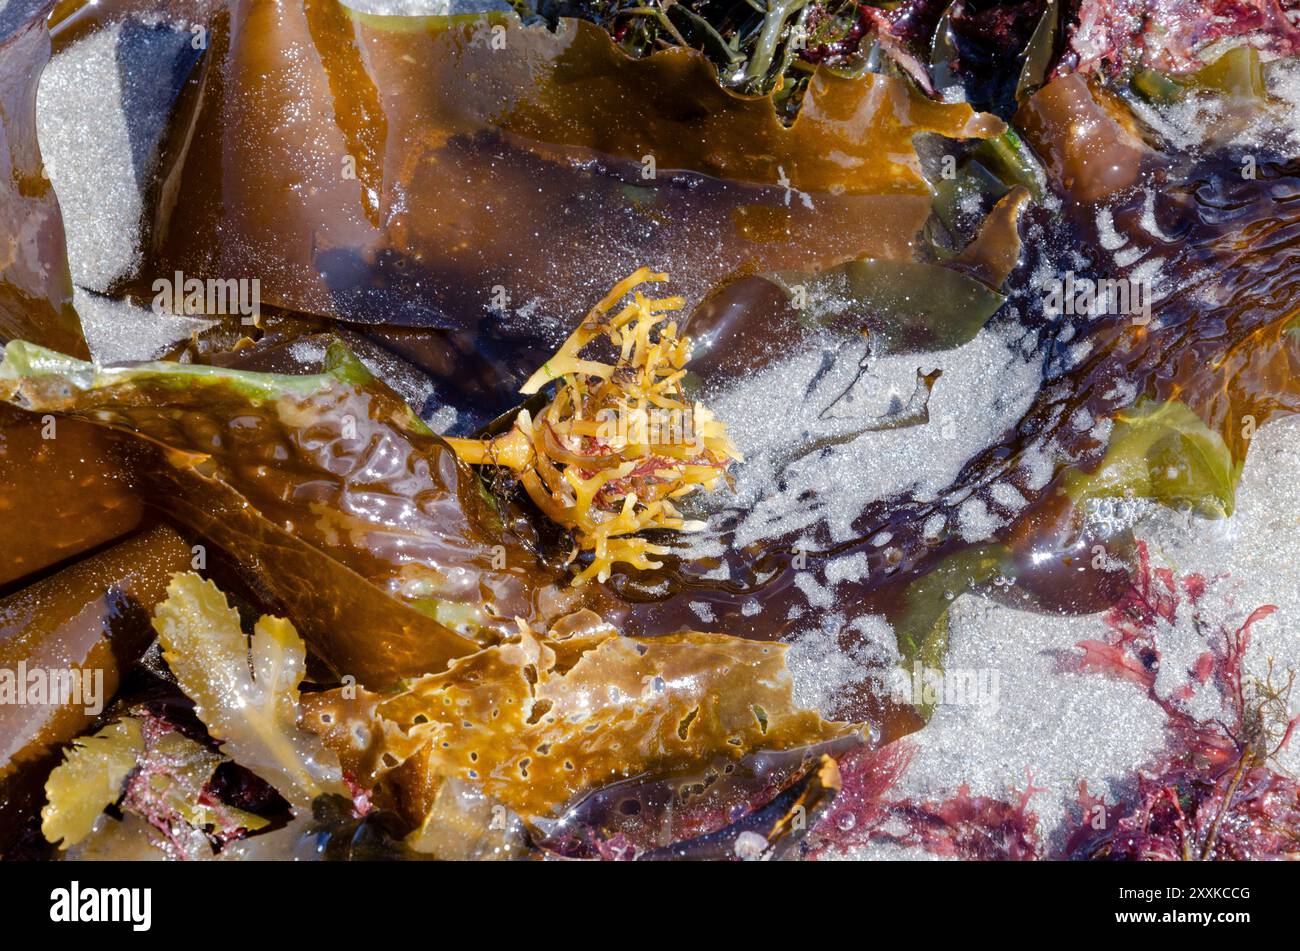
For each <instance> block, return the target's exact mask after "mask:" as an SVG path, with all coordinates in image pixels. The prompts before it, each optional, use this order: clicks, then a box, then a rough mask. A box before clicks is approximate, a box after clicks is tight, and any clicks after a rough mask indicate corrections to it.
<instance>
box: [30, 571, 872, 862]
mask: <svg viewBox="0 0 1300 951" xmlns="http://www.w3.org/2000/svg"><path fill="white" fill-rule="evenodd" d="M167 595H168V596H167V599H166V600H165V601H164V602H163V603H162V604H160V605H159V607H158V608H157V611H156V613H155V620H154V626H155V628H156V630H157V632H158V634H159V639H160V642H161V644H162V649H163V652H164V657H166V658H168V663H169V665H170V666H171V668H172V669H173V671H174V672H175V675H176V678H177V681H178V683H179V686H180V687H181V688H182V689H183V690H184V692H185V694H186V695H188V697H189V698H190V699H191V700H193V701H194V704H195V713H196V714H197V717H198V719H199V720H200V721H201V722H202V724H203V726H204V727H206V730H205V731H203V732H202V733H200V734H199V735H197V736H190V735H188V733H186V732H185V731H183V730H182V729H180V728H179V727H178V725H177V724H174V723H171V722H169V721H168V720H167V719H166V718H164V717H161V716H159V715H157V714H156V713H153V712H151V711H149V710H148V709H142V708H133V712H132V713H131V714H129V715H125V716H119V717H115V718H114V719H113V720H112V721H111V722H109V723H108V724H107V725H106V726H104V727H103V728H102V729H101V730H100V731H99V732H98V733H96V734H95V735H94V736H91V737H88V738H84V739H82V740H80V741H79V742H78V743H77V744H75V745H74V746H73V747H72V748H71V749H70V750H69V752H68V754H67V756H66V759H65V761H64V762H63V763H62V764H61V765H60V766H58V768H56V769H55V770H54V772H53V773H52V774H51V775H50V778H49V781H48V782H47V784H46V792H47V795H48V803H47V805H46V807H45V808H44V810H43V812H42V829H43V833H44V835H45V836H46V838H47V839H48V840H49V841H51V842H54V843H59V844H60V847H61V848H62V849H64V850H69V849H70V850H72V853H73V854H74V855H80V854H87V853H89V854H95V855H101V856H105V857H107V856H113V855H117V856H119V857H122V856H126V855H129V856H133V857H141V856H142V855H147V854H148V853H149V851H150V850H156V851H160V852H162V853H163V854H165V855H168V856H170V857H173V858H177V857H183V858H191V859H202V858H211V857H213V854H214V852H216V853H217V854H219V855H220V857H223V858H226V857H230V858H239V857H254V856H260V857H275V856H279V857H287V856H289V855H293V854H301V850H302V849H303V846H304V842H305V841H307V842H310V841H311V840H313V839H316V838H317V837H320V836H325V837H326V838H325V840H326V844H325V846H324V848H327V849H328V848H331V846H330V845H329V837H328V835H326V833H324V831H323V830H322V829H321V828H320V824H322V823H324V822H326V821H327V820H325V818H324V816H325V814H326V813H329V812H330V811H331V809H333V807H332V806H328V807H327V806H326V805H324V804H326V803H329V802H338V801H339V800H347V799H348V798H352V800H353V807H352V810H351V811H352V812H353V813H354V814H355V815H356V816H358V817H365V816H367V815H368V814H369V813H370V812H371V810H372V808H373V807H372V804H371V797H372V796H373V797H375V798H376V799H383V800H385V801H390V802H392V803H394V804H395V805H396V806H397V807H398V808H399V809H400V811H401V818H400V819H395V820H393V821H394V822H396V823H397V825H395V826H393V827H392V828H393V829H394V830H396V829H399V828H401V823H403V822H404V823H405V827H406V828H407V829H408V830H412V831H411V832H410V834H409V835H408V836H407V838H406V846H405V848H406V850H407V851H408V852H414V853H420V852H424V853H432V854H434V855H437V856H438V857H443V858H458V857H468V856H469V855H471V854H478V852H477V850H478V849H479V848H480V847H481V846H482V845H483V843H484V842H485V841H492V840H496V841H497V842H498V843H499V846H500V849H499V850H500V852H501V853H503V854H499V855H498V857H510V856H511V855H516V854H522V852H523V848H524V846H523V843H522V841H521V840H519V839H518V834H519V833H518V831H517V830H518V829H521V828H527V829H528V830H530V834H532V835H544V834H545V831H546V829H547V828H548V827H555V825H556V816H557V814H559V813H560V812H562V811H563V809H564V807H566V806H568V805H569V804H570V803H572V802H574V801H575V800H581V799H582V798H583V796H584V795H585V794H587V793H589V792H591V791H593V790H594V789H595V788H597V787H599V786H602V785H606V784H608V783H610V782H611V781H615V780H625V779H629V778H640V777H642V776H644V775H646V774H650V775H659V774H665V773H671V772H672V771H674V770H681V769H682V768H683V767H685V766H688V765H692V764H697V763H699V762H709V763H711V764H713V765H714V767H715V768H716V769H717V770H718V771H719V772H722V771H724V770H725V771H727V772H730V771H732V770H734V769H735V768H736V766H737V764H738V763H740V762H741V761H742V760H743V759H744V757H745V756H746V755H747V754H750V753H752V752H753V750H754V749H755V748H760V747H761V748H764V749H769V750H792V751H797V750H799V749H801V748H805V747H808V746H810V745H817V744H825V743H827V742H830V741H839V742H840V746H841V747H842V748H844V749H848V748H852V747H853V746H854V745H856V743H858V742H860V740H859V739H858V733H857V729H856V728H855V727H853V726H852V725H849V724H831V723H826V722H825V721H823V720H822V719H821V718H820V717H819V716H817V714H815V713H813V712H811V711H805V710H799V709H798V708H796V707H794V706H793V704H792V702H791V697H790V686H791V679H790V675H789V673H788V672H787V671H786V670H785V669H784V666H783V662H782V654H783V653H784V649H783V648H780V647H776V646H772V645H764V644H757V643H753V642H749V641H744V640H740V639H737V638H728V637H724V636H719V635H710V634H694V633H692V634H683V635H680V636H678V637H674V638H663V639H657V640H654V641H649V642H644V643H641V642H636V641H633V640H631V639H628V638H624V637H621V636H620V635H619V634H618V632H617V631H615V630H614V629H613V628H611V627H609V626H608V625H606V624H604V623H603V622H601V621H600V620H599V619H598V618H596V617H595V616H594V615H590V616H589V617H584V616H578V617H575V618H572V619H570V620H569V621H568V622H566V623H564V624H562V625H560V626H557V627H556V628H554V629H552V630H551V631H550V632H549V634H547V635H545V636H538V635H536V634H534V633H533V632H532V631H530V630H529V629H528V628H527V626H526V625H521V628H520V631H519V635H518V637H517V638H515V639H512V640H511V641H509V642H507V643H505V644H501V645H497V646H494V647H490V648H487V649H485V650H483V651H481V652H478V653H476V654H474V655H473V656H470V657H467V658H464V659H462V660H459V661H456V662H454V663H453V664H451V665H450V666H449V667H448V669H447V670H446V671H445V672H443V673H440V674H435V675H430V676H427V677H423V678H419V679H416V680H414V681H412V682H411V683H410V684H408V685H407V686H406V687H405V688H404V689H403V690H401V691H399V692H397V693H393V694H389V695H380V694H372V693H370V692H368V691H365V690H364V689H361V690H358V689H357V688H356V687H355V686H351V687H343V688H339V689H336V690H332V691H327V692H317V693H313V694H309V695H302V694H300V692H299V685H300V683H301V680H302V678H303V674H304V671H305V663H306V646H305V644H304V643H303V641H302V640H301V638H299V637H298V635H297V633H296V631H295V630H294V627H293V625H291V624H290V623H288V622H287V621H285V620H283V619H281V618H273V617H263V618H262V619H261V620H260V621H258V622H257V624H256V625H255V626H254V628H253V633H252V636H251V638H250V637H248V636H247V635H246V634H245V633H244V631H243V630H242V629H241V625H240V620H239V616H238V614H237V613H236V612H235V611H234V610H233V609H231V608H230V607H229V605H228V604H227V603H226V599H225V597H224V596H223V595H222V594H221V592H220V591H219V590H218V589H217V588H216V587H215V586H214V585H213V584H212V583H211V582H206V581H203V580H202V579H200V578H199V577H198V576H197V575H195V574H193V573H186V574H178V575H176V576H175V577H174V578H173V580H172V582H171V584H170V585H169V586H168V591H167ZM742 685H744V686H742ZM796 755H797V753H794V754H792V756H796ZM805 758H806V759H808V758H810V762H811V763H813V764H816V765H815V767H812V768H800V769H797V770H795V772H794V774H793V777H792V778H793V780H794V781H793V783H792V784H791V786H790V789H789V792H788V793H787V794H785V795H784V796H783V795H782V794H781V789H780V788H777V789H772V790H770V791H769V792H768V794H767V795H766V796H764V795H763V794H762V792H761V791H760V790H755V789H752V788H751V789H750V797H749V798H750V805H751V806H752V809H753V811H752V814H751V815H750V817H749V825H750V826H752V827H754V828H757V829H762V830H763V832H762V833H755V834H765V835H767V836H768V837H769V838H768V839H765V840H764V841H766V842H770V844H773V845H774V844H777V843H779V842H780V841H781V840H782V839H784V838H785V837H786V835H787V834H788V832H789V831H790V830H789V829H788V828H787V827H788V825H789V823H788V821H786V820H784V819H783V816H784V815H785V813H786V812H789V811H791V810H792V809H793V808H794V807H795V806H801V807H802V808H804V809H805V810H808V809H809V808H810V807H811V808H812V810H813V812H812V813H811V814H812V815H814V816H815V815H816V814H818V812H819V810H820V808H821V807H822V806H823V805H824V804H825V803H826V802H828V801H829V799H830V797H833V795H834V792H835V790H836V789H838V774H837V772H836V770H835V766H834V762H833V761H831V760H829V759H822V760H819V758H818V757H817V756H816V755H815V754H812V753H808V754H805ZM231 761H236V762H238V763H239V764H240V767H241V768H243V769H247V770H249V771H251V772H252V773H253V774H254V775H255V776H257V777H259V778H260V779H261V780H263V781H265V782H268V783H270V784H271V785H272V786H273V787H274V789H275V790H276V791H278V792H279V794H280V795H281V796H283V797H284V799H285V800H286V801H287V802H288V804H289V805H290V807H291V808H292V810H293V813H294V817H293V819H292V820H291V821H290V823H289V824H288V825H287V826H283V827H280V828H276V829H273V830H271V831H267V832H265V833H264V834H263V835H261V836H257V835H253V837H252V838H245V837H246V836H248V835H249V834H255V833H257V832H259V831H260V830H263V829H264V828H265V827H266V826H267V825H268V823H267V821H266V820H265V819H264V818H262V817H260V816H258V815H257V814H255V813H248V812H246V811H244V810H241V809H239V808H238V807H237V804H236V803H232V802H230V801H227V799H228V798H229V797H227V799H223V798H222V797H221V795H219V793H220V792H221V791H220V790H218V789H217V788H215V787H214V782H213V777H214V773H215V770H216V769H217V768H218V767H219V766H221V764H222V763H228V762H231ZM794 761H795V760H794V759H791V762H794ZM115 804H116V805H118V806H119V808H118V810H117V812H118V814H120V815H122V816H123V818H122V819H120V820H119V819H118V818H116V816H114V815H106V814H104V810H105V808H106V807H107V806H110V805H115ZM479 804H483V805H485V806H488V807H490V809H488V810H486V811H487V814H486V815H485V816H482V817H480V816H479V815H478V812H479ZM745 811H749V810H745ZM743 815H744V813H743V812H735V811H733V812H732V813H731V814H730V815H728V816H725V817H724V816H721V815H717V814H715V815H714V816H713V817H712V818H711V819H705V818H704V817H703V816H700V817H697V821H698V822H699V824H698V826H696V827H695V831H696V832H697V835H710V834H717V833H722V832H724V830H725V829H726V828H727V827H728V825H729V824H730V823H731V822H732V821H733V820H735V819H737V818H740V817H741V816H743ZM521 820H522V826H521V825H520V823H521ZM338 825H339V824H337V823H336V829H337V827H338ZM341 825H342V826H343V827H344V828H349V827H350V825H349V823H346V822H344V823H342V824H341ZM804 828H805V826H803V825H801V829H804ZM493 830H498V833H499V834H497V833H494V832H493ZM732 835H733V837H734V835H735V833H732ZM678 837H680V838H689V830H688V829H686V828H683V829H681V830H680V832H679V835H678V836H677V837H670V838H668V839H667V840H665V841H661V842H660V844H664V845H667V844H671V843H672V842H674V841H677V838H678ZM241 840H242V841H241ZM640 841H641V842H642V843H644V842H645V840H644V839H641V840H640ZM606 847H607V848H608V847H609V846H608V845H607V844H606ZM401 851H402V847H401V846H398V845H397V844H395V843H394V844H393V845H392V852H393V853H394V854H396V853H400V852H401ZM479 857H489V856H479Z"/></svg>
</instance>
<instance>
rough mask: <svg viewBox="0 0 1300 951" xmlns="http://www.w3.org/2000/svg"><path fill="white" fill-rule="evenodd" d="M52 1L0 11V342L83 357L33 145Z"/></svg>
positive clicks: (53, 202) (54, 210)
mask: <svg viewBox="0 0 1300 951" xmlns="http://www.w3.org/2000/svg"><path fill="white" fill-rule="evenodd" d="M52 6H53V3H52V2H51V3H42V2H32V0H15V2H14V3H12V4H10V5H9V6H8V7H6V8H5V9H4V11H3V12H0V162H3V163H4V164H3V167H2V168H0V171H2V172H3V174H0V183H2V184H0V221H3V222H4V224H5V233H4V237H3V238H0V341H4V340H19V339H21V340H30V341H32V342H34V343H39V344H41V345H43V346H47V347H50V348H51V349H54V350H59V351H62V352H63V353H67V354H70V355H72V356H75V357H87V356H89V355H90V352H89V351H88V350H87V349H86V341H85V338H84V337H83V336H82V334H81V321H80V320H79V319H78V317H77V312H76V311H75V310H73V307H72V276H71V274H70V272H69V270H68V256H67V249H66V245H65V242H64V234H63V216H62V215H61V214H60V212H59V203H58V200H57V199H56V198H55V195H54V189H53V188H52V187H51V185H50V182H49V179H47V178H46V177H45V167H44V165H43V163H42V162H41V150H40V146H39V145H38V144H37V141H36V84H37V83H38V82H39V80H40V77H41V70H42V68H43V67H44V66H45V63H46V61H47V60H48V59H49V57H50V34H49V31H48V29H47V28H46V26H45V17H46V16H47V14H48V13H49V11H50V8H51V7H52Z"/></svg>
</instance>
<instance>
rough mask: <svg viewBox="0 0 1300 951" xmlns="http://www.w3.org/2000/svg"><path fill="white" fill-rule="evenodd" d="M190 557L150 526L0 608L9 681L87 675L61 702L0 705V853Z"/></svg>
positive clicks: (146, 639) (140, 646)
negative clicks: (26, 674)
mask: <svg viewBox="0 0 1300 951" xmlns="http://www.w3.org/2000/svg"><path fill="white" fill-rule="evenodd" d="M190 557H191V554H190V546H189V545H188V544H186V543H185V542H184V541H182V540H181V537H180V536H179V535H177V534H176V532H174V531H173V530H172V529H170V528H167V527H165V526H158V527H155V528H152V529H150V530H148V531H146V532H142V533H141V534H139V535H135V536H133V537H132V538H129V539H127V540H126V541H124V542H121V543H119V544H117V545H114V546H113V547H111V548H108V549H106V550H105V551H102V552H100V553H99V554H97V555H95V556H93V557H91V558H88V559H86V560H84V561H80V562H78V563H76V564H75V565H72V566H71V567H69V568H65V569H64V570H63V571H60V572H58V573H57V574H54V575H51V576H50V577H48V578H45V579H42V580H41V581H39V582H37V583H36V584H34V585H31V586H29V587H26V588H23V589H22V590H21V591H18V592H16V593H14V594H11V595H9V596H8V597H7V598H4V599H0V667H2V668H3V669H4V671H5V673H6V674H7V675H8V676H9V677H10V678H14V677H16V671H18V670H21V669H22V668H20V667H19V664H26V667H27V669H28V670H29V671H30V672H33V673H35V672H37V671H46V670H50V669H57V670H58V671H60V672H63V673H68V672H69V670H70V669H76V670H77V671H85V672H86V673H85V675H84V676H83V677H82V680H81V682H80V684H79V685H78V686H79V688H80V689H78V690H77V691H76V692H75V693H73V692H71V691H70V692H69V693H68V694H67V702H64V703H59V702H49V703H45V702H42V703H14V702H13V701H12V699H10V700H7V701H6V702H5V703H3V704H0V849H3V847H4V846H5V844H6V839H8V838H9V835H10V833H11V832H12V831H13V822H14V821H15V820H19V819H21V818H22V816H21V813H22V811H23V809H24V808H30V806H31V805H32V804H33V803H34V801H39V800H33V798H32V797H34V796H36V794H37V793H38V792H39V790H40V787H41V785H42V784H43V783H44V782H45V776H46V774H47V773H48V772H49V770H50V768H51V767H52V766H53V765H54V764H55V763H56V762H57V760H58V756H57V750H58V748H59V746H60V745H61V744H63V743H66V742H67V741H69V740H71V739H72V738H73V737H74V736H76V735H77V734H78V733H80V732H81V731H82V730H84V729H86V728H87V727H88V726H90V725H91V724H92V723H93V722H94V721H95V717H96V716H97V715H98V714H99V713H100V712H101V710H102V709H103V708H104V707H106V706H107V704H108V702H109V700H110V699H111V698H112V696H113V694H114V692H116V690H117V686H118V683H119V682H120V680H121V678H122V677H123V676H124V675H125V673H127V672H128V671H129V670H130V668H131V666H132V665H133V664H134V663H135V662H136V661H137V660H138V659H139V657H140V655H142V654H143V653H144V651H145V650H146V648H148V646H149V644H150V643H151V642H152V640H153V631H152V629H151V628H150V626H149V618H150V615H151V614H152V612H153V609H154V606H155V605H156V604H157V603H158V602H160V601H161V600H162V599H163V598H164V597H165V594H166V588H167V582H168V579H169V578H170V577H171V575H172V573H173V572H177V571H184V570H186V569H188V568H189V566H190ZM14 686H15V684H14V681H13V680H11V681H10V688H9V689H11V690H12V689H13V687H14ZM28 686H29V685H28V684H27V683H22V684H20V685H18V687H19V689H22V690H24V691H25V690H27V689H28ZM0 693H2V691H0ZM92 693H93V694H96V696H93V697H92V696H90V695H89V694H92ZM46 699H51V698H49V697H47V698H46ZM96 707H98V708H99V709H96Z"/></svg>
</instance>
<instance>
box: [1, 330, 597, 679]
mask: <svg viewBox="0 0 1300 951" xmlns="http://www.w3.org/2000/svg"><path fill="white" fill-rule="evenodd" d="M342 355H343V356H345V357H346V358H347V359H349V360H350V361H351V362H344V363H340V364H339V365H337V366H334V367H332V369H330V370H328V371H327V372H324V373H320V374H316V375H313V376H287V375H277V374H264V373H252V372H248V371H238V370H228V369H225V368H221V367H210V366H201V365H190V364H180V363H170V362H158V363H146V364H137V365H133V366H128V367H100V366H97V365H95V364H90V363H85V362H82V361H77V360H73V359H71V358H68V357H63V356H61V355H59V354H54V353H53V352H51V351H48V350H43V349H41V348H38V347H33V346H31V345H29V344H24V343H21V342H14V343H11V344H10V345H9V346H8V347H7V349H6V358H5V361H4V363H3V364H2V365H0V378H3V379H0V396H2V397H3V398H5V399H8V400H10V401H12V402H14V403H16V404H18V405H21V406H23V407H26V408H29V409H35V410H38V411H39V412H42V413H51V414H55V413H57V414H67V415H71V416H75V417H80V418H82V419H86V420H88V421H91V422H94V423H96V424H99V425H101V426H108V427H111V428H113V429H116V430H119V431H123V432H126V433H129V434H131V435H133V436H135V437H137V438H138V439H139V440H140V441H141V446H140V448H141V450H142V451H148V452H150V453H153V455H152V456H150V457H148V458H146V459H144V460H142V461H141V462H140V464H139V465H138V466H137V468H138V471H139V472H140V473H141V478H142V479H144V480H146V481H147V482H148V483H149V484H150V485H151V486H152V487H153V489H154V490H155V498H156V499H157V501H158V503H159V504H160V505H161V506H162V507H163V508H164V509H165V510H167V511H168V512H171V513H172V514H174V516H175V517H176V518H178V519H180V520H182V521H183V522H185V523H186V524H189V525H190V526H191V527H193V528H194V529H195V530H197V531H200V532H202V533H204V534H205V535H206V536H207V537H208V538H209V539H211V540H212V541H214V542H215V543H216V544H218V545H219V546H220V547H221V548H223V549H224V550H226V551H227V552H228V553H229V554H230V555H231V556H232V557H233V558H235V559H236V560H237V561H238V562H239V564H240V565H241V566H242V567H243V568H244V569H245V572H246V574H247V575H248V576H249V580H250V582H251V583H252V584H253V585H254V586H255V587H256V588H257V590H259V592H263V593H266V594H268V595H269V596H270V597H271V598H272V600H273V601H275V602H278V603H280V604H281V605H284V607H285V609H286V611H287V613H289V614H290V615H291V617H292V618H293V620H294V621H295V622H296V623H298V624H300V625H301V626H302V628H303V630H304V633H306V634H307V635H308V636H309V637H310V638H312V643H313V647H314V648H315V650H316V652H317V653H318V655H319V656H320V657H321V659H322V660H324V661H325V662H326V663H327V664H329V665H330V666H332V667H333V668H334V669H335V670H336V671H337V672H338V673H339V674H352V675H354V676H356V677H358V678H359V679H360V680H362V681H363V682H365V683H368V684H371V685H373V686H377V687H382V686H385V685H387V684H389V683H391V682H392V681H394V680H396V679H397V678H399V677H401V676H405V675H412V674H419V673H425V672H429V671H437V670H441V669H442V668H443V667H444V666H445V665H446V663H447V661H448V660H449V659H450V658H452V657H455V656H458V655H460V654H464V653H468V652H470V651H472V650H473V649H474V648H475V640H474V639H475V638H477V639H479V640H481V641H489V642H490V641H493V640H496V639H498V638H499V637H500V636H502V635H503V634H505V633H509V632H512V631H513V630H514V623H515V622H514V618H515V617H524V618H530V619H537V620H539V621H540V620H544V619H545V618H546V617H547V615H553V614H554V613H555V612H556V611H559V610H562V609H564V608H566V607H567V608H568V609H569V610H572V605H570V602H571V601H574V600H575V598H574V596H572V595H571V594H570V593H569V592H568V590H567V589H566V588H565V587H564V586H563V585H562V584H560V583H559V576H558V575H557V573H555V572H554V571H550V570H548V569H546V568H544V567H543V566H542V565H541V564H540V563H539V562H538V560H537V558H536V557H535V555H534V554H533V552H532V550H530V548H528V547H527V546H526V544H525V542H524V540H523V539H522V538H521V537H520V536H519V535H518V534H517V533H516V530H515V527H514V522H513V520H512V519H511V517H510V514H509V512H508V510H506V509H503V508H499V507H497V506H496V505H495V504H494V503H493V502H492V501H491V500H489V499H488V498H487V496H486V493H485V491H484V490H483V488H482V486H481V485H480V484H479V482H478V481H477V477H476V476H475V475H474V474H473V473H472V472H471V471H470V470H469V469H468V468H467V467H466V466H464V465H463V464H462V463H460V462H459V461H458V460H457V459H456V456H455V453H454V452H453V451H452V450H451V449H450V448H449V447H448V446H447V445H446V443H444V442H443V441H442V440H441V439H439V438H438V437H437V436H435V435H434V434H433V433H432V432H430V431H429V430H428V429H427V427H425V426H424V425H423V424H422V423H421V422H420V421H419V419H418V418H417V417H416V416H415V415H414V413H413V412H412V411H411V410H410V408H409V407H407V406H406V404H404V403H402V402H401V401H400V399H398V398H397V397H396V395H395V394H393V393H392V391H391V390H389V389H388V388H387V387H385V386H384V385H383V384H381V383H379V382H378V381H376V380H373V379H372V378H371V377H370V376H369V375H368V373H367V372H366V371H365V369H364V368H363V367H361V365H360V364H359V363H357V362H356V361H355V359H354V358H350V355H347V354H346V351H343V354H342ZM453 628H454V630H453ZM457 632H460V633H457Z"/></svg>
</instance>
